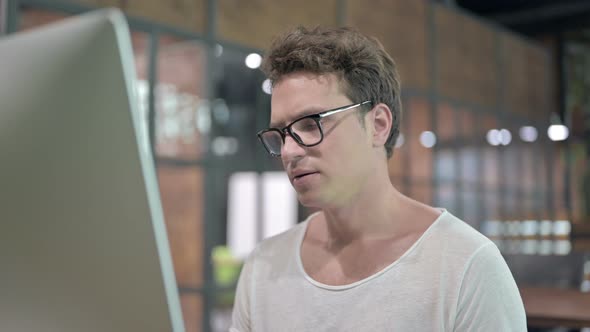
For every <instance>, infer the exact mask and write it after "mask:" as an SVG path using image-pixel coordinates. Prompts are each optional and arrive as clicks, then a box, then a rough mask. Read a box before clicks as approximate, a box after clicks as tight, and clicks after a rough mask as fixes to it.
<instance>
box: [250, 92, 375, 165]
mask: <svg viewBox="0 0 590 332" xmlns="http://www.w3.org/2000/svg"><path fill="white" fill-rule="evenodd" d="M369 103H371V104H372V103H373V102H372V101H371V100H367V101H363V102H360V103H356V104H350V105H346V106H341V107H337V108H334V109H331V110H327V111H323V112H320V113H315V114H309V115H306V116H302V117H300V118H297V119H295V120H294V121H292V122H291V123H289V124H288V125H286V126H285V127H283V128H267V129H263V130H261V131H259V132H258V133H257V134H256V135H257V136H258V139H259V140H260V143H262V145H263V146H264V149H266V151H267V152H268V153H269V154H270V155H271V156H273V157H280V156H281V154H280V153H278V154H277V153H274V152H271V151H270V149H269V148H268V147H267V146H266V144H265V143H264V140H263V139H262V135H264V134H265V133H267V132H270V131H275V132H278V133H279V135H281V138H282V140H283V145H284V144H285V139H286V137H287V134H288V135H289V136H291V137H292V138H293V139H294V140H295V142H297V144H299V145H301V146H305V147H312V146H316V145H318V144H320V143H321V142H322V141H323V140H324V128H323V127H322V123H321V122H320V120H321V119H323V118H325V117H327V116H330V115H333V114H336V113H340V112H344V111H348V110H351V109H353V108H357V107H360V106H363V105H366V104H369ZM303 119H312V120H314V121H315V123H316V124H317V126H318V128H319V130H320V140H319V141H318V142H317V143H314V144H305V143H303V141H302V140H301V137H299V135H297V134H296V133H295V132H293V130H292V129H291V128H292V126H293V125H294V124H295V123H296V122H299V121H301V120H303Z"/></svg>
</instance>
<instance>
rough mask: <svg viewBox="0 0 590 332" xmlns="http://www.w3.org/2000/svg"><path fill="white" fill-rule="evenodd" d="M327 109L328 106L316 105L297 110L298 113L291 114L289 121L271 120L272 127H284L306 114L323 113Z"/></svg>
mask: <svg viewBox="0 0 590 332" xmlns="http://www.w3.org/2000/svg"><path fill="white" fill-rule="evenodd" d="M325 111H326V108H324V107H316V106H312V107H308V108H306V109H304V110H303V111H300V112H297V113H296V115H294V116H291V117H290V118H289V120H288V121H278V122H271V123H270V128H283V127H284V126H286V125H287V124H288V123H291V122H293V121H295V120H297V119H300V118H302V117H304V116H307V115H311V114H317V113H322V112H325Z"/></svg>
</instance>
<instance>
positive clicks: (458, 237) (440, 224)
mask: <svg viewBox="0 0 590 332" xmlns="http://www.w3.org/2000/svg"><path fill="white" fill-rule="evenodd" d="M439 219H440V220H437V222H436V223H435V225H433V226H434V229H433V232H432V234H431V236H430V237H431V238H435V239H436V240H438V241H436V243H439V244H441V245H444V246H445V247H446V248H447V249H449V250H453V251H461V252H462V253H464V254H467V253H475V252H476V251H477V250H479V249H481V248H482V247H485V246H488V245H494V244H493V242H492V241H491V240H490V239H488V238H487V237H486V236H485V235H483V234H481V233H480V232H479V231H477V230H476V229H475V228H473V226H471V225H470V224H468V223H467V222H465V221H463V220H461V219H459V218H458V217H456V216H454V215H453V214H451V213H450V212H448V211H445V212H443V214H442V215H441V216H440V217H439Z"/></svg>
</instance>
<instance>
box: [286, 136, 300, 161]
mask: <svg viewBox="0 0 590 332" xmlns="http://www.w3.org/2000/svg"><path fill="white" fill-rule="evenodd" d="M304 154H305V148H304V147H303V146H301V145H299V143H297V141H295V139H294V138H293V137H291V135H285V143H284V144H283V147H282V148H281V156H282V157H283V160H284V161H289V160H293V159H296V158H300V157H302V156H303V155H304Z"/></svg>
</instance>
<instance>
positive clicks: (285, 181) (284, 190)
mask: <svg viewBox="0 0 590 332" xmlns="http://www.w3.org/2000/svg"><path fill="white" fill-rule="evenodd" d="M262 188H263V203H264V204H263V211H262V216H263V227H264V228H263V236H264V237H265V238H267V237H270V236H273V235H276V234H279V233H281V232H284V231H286V230H287V229H289V228H291V227H293V225H295V224H296V222H297V197H296V193H295V190H294V189H293V187H292V186H291V183H290V182H289V178H288V177H287V173H285V172H266V173H264V174H263V175H262Z"/></svg>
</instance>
